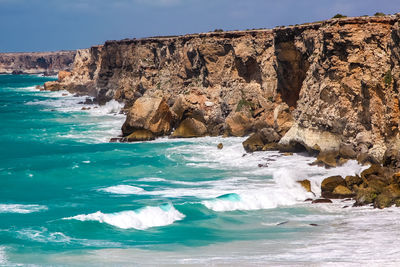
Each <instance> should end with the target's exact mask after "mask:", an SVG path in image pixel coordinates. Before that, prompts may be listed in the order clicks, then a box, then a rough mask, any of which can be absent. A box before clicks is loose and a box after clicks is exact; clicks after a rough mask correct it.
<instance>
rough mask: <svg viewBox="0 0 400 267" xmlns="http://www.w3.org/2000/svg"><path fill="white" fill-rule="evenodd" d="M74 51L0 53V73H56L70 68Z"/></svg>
mask: <svg viewBox="0 0 400 267" xmlns="http://www.w3.org/2000/svg"><path fill="white" fill-rule="evenodd" d="M75 54H76V51H58V52H36V53H0V74H46V75H57V73H58V72H59V71H61V70H67V71H68V70H71V68H72V64H73V62H74V58H75Z"/></svg>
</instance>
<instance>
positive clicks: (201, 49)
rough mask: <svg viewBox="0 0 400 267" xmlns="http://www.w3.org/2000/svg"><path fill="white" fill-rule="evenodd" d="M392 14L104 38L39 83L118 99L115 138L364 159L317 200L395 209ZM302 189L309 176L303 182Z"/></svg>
mask: <svg viewBox="0 0 400 267" xmlns="http://www.w3.org/2000/svg"><path fill="white" fill-rule="evenodd" d="M399 21H400V15H399V14H397V15H392V16H382V17H355V18H341V19H331V20H327V21H323V22H316V23H307V24H302V25H295V26H289V27H277V28H274V29H270V30H249V31H233V32H211V33H202V34H191V35H184V36H165V37H154V38H146V39H126V40H121V41H107V42H106V43H105V44H104V45H101V46H94V47H91V48H89V49H84V50H79V51H77V53H76V56H75V61H74V67H73V69H72V71H71V72H62V73H60V75H59V81H57V82H48V83H46V84H45V89H47V90H60V89H65V90H68V91H70V92H72V93H78V94H87V95H91V96H93V97H95V99H96V101H97V102H98V103H100V104H103V103H105V102H107V101H109V100H111V99H115V100H118V101H123V102H124V103H125V112H126V113H127V119H126V121H125V123H124V125H123V126H122V136H121V137H120V138H119V140H120V141H142V140H152V139H154V138H156V137H158V136H171V137H199V136H206V135H210V136H216V135H225V136H247V135H250V137H249V138H248V139H247V140H246V141H245V142H244V143H243V145H244V148H245V149H246V151H248V152H253V151H257V150H281V151H284V152H296V151H308V152H310V153H312V154H314V155H316V156H317V160H316V162H315V164H320V165H324V166H326V167H335V166H337V165H340V164H343V163H344V162H346V161H347V160H349V159H357V160H358V161H359V162H360V163H362V164H372V165H371V167H370V168H369V169H368V170H366V171H364V172H363V173H362V174H361V176H349V177H345V178H343V177H333V178H332V177H330V178H328V180H326V181H324V182H323V183H322V196H323V197H328V198H347V197H354V198H355V199H356V205H364V204H371V203H373V204H374V205H375V206H376V207H379V208H382V207H387V206H390V205H393V204H398V205H400V201H399V199H400V188H399V185H400V180H399V179H398V177H400V175H399V174H398V168H399V167H400V163H399V162H400V155H399V148H400V136H399V115H400V114H399V105H400V104H399V100H400V93H399V86H400V46H399V44H400V25H399ZM302 185H303V186H305V187H306V186H307V181H302Z"/></svg>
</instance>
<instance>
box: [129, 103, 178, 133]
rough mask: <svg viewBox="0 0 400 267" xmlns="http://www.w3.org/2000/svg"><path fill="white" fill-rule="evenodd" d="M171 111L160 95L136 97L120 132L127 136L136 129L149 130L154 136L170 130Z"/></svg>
mask: <svg viewBox="0 0 400 267" xmlns="http://www.w3.org/2000/svg"><path fill="white" fill-rule="evenodd" d="M171 122H172V113H171V111H170V110H169V107H168V104H167V102H166V101H165V100H164V99H163V98H160V97H147V96H143V97H140V98H138V99H137V100H136V101H135V103H134V104H133V106H132V108H131V109H130V110H129V112H128V115H127V118H126V120H125V123H124V125H123V126H122V133H123V135H124V136H128V135H130V134H131V133H133V132H135V131H137V130H148V131H151V132H152V133H153V134H154V135H155V136H162V135H167V134H169V133H170V132H171Z"/></svg>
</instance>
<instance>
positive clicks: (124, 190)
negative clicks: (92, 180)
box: [98, 185, 144, 195]
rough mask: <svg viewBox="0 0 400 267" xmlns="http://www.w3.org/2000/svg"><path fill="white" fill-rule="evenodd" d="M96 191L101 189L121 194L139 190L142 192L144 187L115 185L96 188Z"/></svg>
mask: <svg viewBox="0 0 400 267" xmlns="http://www.w3.org/2000/svg"><path fill="white" fill-rule="evenodd" d="M98 191H103V192H107V193H112V194H121V195H134V194H137V193H140V192H143V191H144V189H143V188H140V187H136V186H131V185H115V186H110V187H106V188H101V189H98Z"/></svg>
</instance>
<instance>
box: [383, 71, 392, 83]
mask: <svg viewBox="0 0 400 267" xmlns="http://www.w3.org/2000/svg"><path fill="white" fill-rule="evenodd" d="M383 81H384V82H385V86H386V87H388V86H389V85H391V84H392V72H391V71H390V70H388V71H387V72H386V73H385V77H383Z"/></svg>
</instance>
